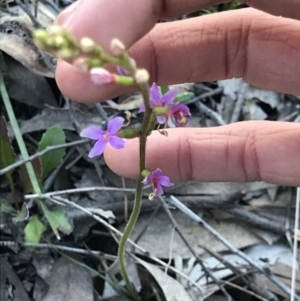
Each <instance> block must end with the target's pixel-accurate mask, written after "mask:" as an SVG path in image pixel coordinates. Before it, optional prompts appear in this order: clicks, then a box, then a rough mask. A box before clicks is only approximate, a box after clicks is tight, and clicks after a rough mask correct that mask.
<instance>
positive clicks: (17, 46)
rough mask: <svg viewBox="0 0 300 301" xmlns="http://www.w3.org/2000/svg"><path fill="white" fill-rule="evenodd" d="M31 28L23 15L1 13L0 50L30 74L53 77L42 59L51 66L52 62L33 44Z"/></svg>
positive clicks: (27, 19) (28, 20)
mask: <svg viewBox="0 0 300 301" xmlns="http://www.w3.org/2000/svg"><path fill="white" fill-rule="evenodd" d="M33 30H34V29H33V26H32V23H31V21H30V19H29V17H28V16H27V15H25V14H23V15H22V16H15V15H10V14H4V13H1V21H0V41H1V43H0V49H1V50H2V51H3V52H5V53H7V54H8V55H10V56H11V57H13V58H14V59H15V60H17V61H19V62H20V63H21V64H22V65H24V66H25V67H26V68H28V69H29V70H31V71H32V72H34V73H36V74H39V75H42V76H46V77H54V73H53V71H52V70H50V69H49V68H48V67H47V65H46V64H45V61H44V60H43V57H46V59H47V61H48V62H49V63H50V64H52V65H53V67H54V60H53V59H52V58H51V57H50V56H49V55H48V54H45V53H44V52H40V51H39V49H38V48H37V46H36V45H35V44H34V42H33Z"/></svg>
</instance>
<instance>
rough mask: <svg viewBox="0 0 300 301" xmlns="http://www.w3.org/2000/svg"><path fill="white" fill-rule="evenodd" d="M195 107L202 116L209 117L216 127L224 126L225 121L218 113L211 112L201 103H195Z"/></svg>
mask: <svg viewBox="0 0 300 301" xmlns="http://www.w3.org/2000/svg"><path fill="white" fill-rule="evenodd" d="M195 105H196V107H197V108H198V109H199V110H200V111H202V112H203V113H204V114H206V115H207V116H209V117H210V118H211V119H212V120H214V121H215V122H216V123H217V125H225V124H226V123H225V121H224V120H223V118H222V116H221V115H220V114H219V113H217V112H215V111H214V110H212V109H211V108H209V107H208V106H206V105H205V104H204V103H202V102H201V101H197V102H196V103H195Z"/></svg>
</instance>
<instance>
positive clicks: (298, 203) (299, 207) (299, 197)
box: [291, 187, 300, 301]
mask: <svg viewBox="0 0 300 301" xmlns="http://www.w3.org/2000/svg"><path fill="white" fill-rule="evenodd" d="M295 214H296V216H295V229H294V247H293V269H292V283H291V291H292V293H291V301H294V300H296V297H297V296H296V271H297V270H298V268H297V253H298V231H299V218H300V187H298V188H297V197H296V213H295Z"/></svg>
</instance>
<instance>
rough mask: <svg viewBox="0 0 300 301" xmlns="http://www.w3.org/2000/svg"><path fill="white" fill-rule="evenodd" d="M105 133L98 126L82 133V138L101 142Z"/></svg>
mask: <svg viewBox="0 0 300 301" xmlns="http://www.w3.org/2000/svg"><path fill="white" fill-rule="evenodd" d="M104 133H105V132H104V131H103V130H101V129H100V128H99V127H98V126H90V127H88V128H86V129H84V130H83V131H81V133H80V137H83V138H89V139H92V140H99V139H100V138H101V137H102V135H103V134H104Z"/></svg>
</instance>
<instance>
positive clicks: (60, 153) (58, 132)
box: [38, 126, 66, 179]
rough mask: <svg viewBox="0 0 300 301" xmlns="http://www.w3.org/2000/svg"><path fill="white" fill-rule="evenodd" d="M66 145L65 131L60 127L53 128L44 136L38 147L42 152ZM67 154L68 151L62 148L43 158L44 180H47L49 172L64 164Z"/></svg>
mask: <svg viewBox="0 0 300 301" xmlns="http://www.w3.org/2000/svg"><path fill="white" fill-rule="evenodd" d="M65 143H66V135H65V133H64V131H63V130H62V129H61V128H60V127H58V126H53V127H51V128H49V129H48V130H47V131H46V132H45V133H44V134H43V136H42V139H41V141H40V142H39V145H38V151H39V152H40V151H42V150H44V149H45V148H46V147H47V146H55V145H60V144H65ZM65 154H66V150H65V149H64V148H61V149H57V150H54V151H50V152H47V153H46V154H44V155H42V156H41V162H42V168H43V177H42V178H43V179H45V177H47V175H48V174H49V172H51V171H52V170H53V169H55V168H56V167H57V166H58V165H59V164H60V163H61V162H62V159H63V157H64V156H65Z"/></svg>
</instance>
